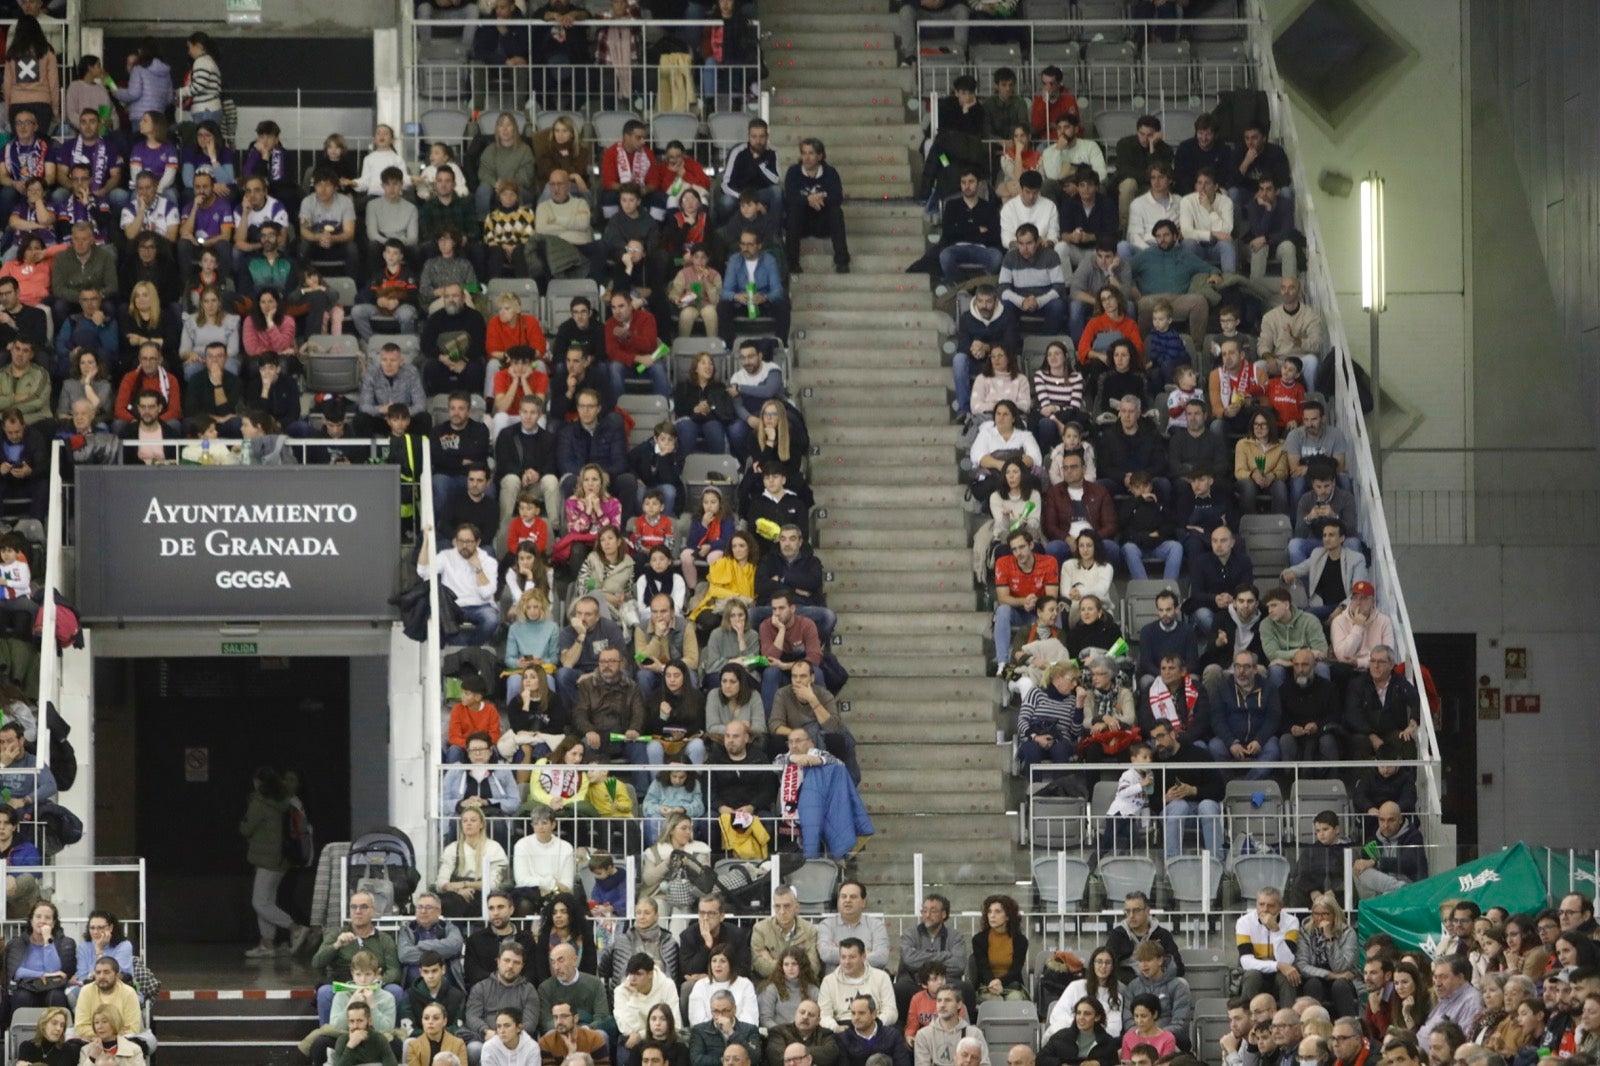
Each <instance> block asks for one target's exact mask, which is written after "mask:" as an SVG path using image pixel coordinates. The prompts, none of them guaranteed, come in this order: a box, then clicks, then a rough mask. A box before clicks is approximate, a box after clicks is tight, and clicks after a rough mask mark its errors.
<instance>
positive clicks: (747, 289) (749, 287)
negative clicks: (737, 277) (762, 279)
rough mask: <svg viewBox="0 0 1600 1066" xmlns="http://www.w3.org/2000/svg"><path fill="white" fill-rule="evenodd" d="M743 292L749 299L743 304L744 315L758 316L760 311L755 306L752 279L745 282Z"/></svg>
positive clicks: (754, 285)
mask: <svg viewBox="0 0 1600 1066" xmlns="http://www.w3.org/2000/svg"><path fill="white" fill-rule="evenodd" d="M744 294H745V296H746V297H747V298H748V300H749V302H748V303H746V304H745V308H744V315H745V317H746V318H759V317H760V316H761V312H760V311H759V310H758V309H757V308H756V283H755V282H753V281H747V282H745V286H744Z"/></svg>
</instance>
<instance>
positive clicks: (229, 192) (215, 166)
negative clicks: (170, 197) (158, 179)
mask: <svg viewBox="0 0 1600 1066" xmlns="http://www.w3.org/2000/svg"><path fill="white" fill-rule="evenodd" d="M180 159H181V162H182V169H181V176H182V179H183V188H184V199H185V200H187V199H188V198H189V196H191V195H192V194H193V190H194V177H195V175H196V174H210V175H211V180H212V181H214V182H216V185H217V190H216V191H217V195H218V196H220V197H222V198H223V199H224V200H230V201H231V200H232V199H233V186H234V185H235V183H236V181H237V179H236V177H235V169H234V167H235V162H236V157H235V156H234V154H233V149H232V148H229V147H227V146H226V145H224V144H223V143H222V128H221V127H220V126H218V125H217V124H216V123H215V122H212V121H211V120H210V119H207V120H206V121H205V122H202V123H200V125H199V126H197V127H196V128H195V131H194V144H193V145H191V146H190V147H189V148H187V149H185V150H184V153H183V155H182V156H181V157H180Z"/></svg>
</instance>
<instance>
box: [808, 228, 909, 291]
mask: <svg viewBox="0 0 1600 1066" xmlns="http://www.w3.org/2000/svg"><path fill="white" fill-rule="evenodd" d="M845 229H846V230H849V231H850V251H851V253H852V254H853V255H909V256H912V257H913V258H914V257H916V256H919V255H921V254H922V250H923V244H924V241H923V238H922V236H921V235H920V234H918V235H915V236H913V235H911V234H904V235H896V234H893V233H867V234H857V233H856V232H855V231H854V230H853V229H851V228H850V224H849V223H848V222H846V223H845ZM800 254H801V255H802V256H807V255H827V256H831V255H832V254H833V242H832V241H830V240H828V239H827V238H825V237H807V238H806V239H805V240H802V241H801V242H800ZM802 276H803V275H802ZM852 276H853V275H852ZM869 276H871V275H869ZM904 280H907V281H916V280H918V279H917V278H915V277H910V276H908V277H907V278H906V279H904ZM909 287H910V286H908V288H909ZM922 291H923V293H924V295H927V296H928V306H932V304H933V296H932V294H931V293H929V292H928V287H927V286H926V285H924V286H922Z"/></svg>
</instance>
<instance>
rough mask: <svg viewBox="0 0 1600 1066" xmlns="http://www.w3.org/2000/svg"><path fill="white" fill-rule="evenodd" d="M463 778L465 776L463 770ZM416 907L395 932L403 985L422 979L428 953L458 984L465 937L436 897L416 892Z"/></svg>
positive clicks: (475, 742) (427, 893)
mask: <svg viewBox="0 0 1600 1066" xmlns="http://www.w3.org/2000/svg"><path fill="white" fill-rule="evenodd" d="M479 743H481V742H480V741H473V742H472V744H471V745H469V747H476V746H477V745H478V744H479ZM477 761H478V760H477V759H476V758H474V759H473V762H477ZM485 761H487V758H485ZM462 776H463V777H465V776H466V773H465V772H464V771H463V772H462ZM416 906H417V916H416V918H415V919H413V920H412V921H409V922H406V923H405V924H404V925H402V926H401V927H400V928H399V929H398V930H396V931H395V932H396V936H395V946H396V949H397V952H398V954H399V958H400V964H401V965H402V966H404V967H405V976H406V984H407V985H413V984H416V982H417V980H418V979H419V978H420V977H421V976H422V954H423V952H425V951H431V952H433V953H434V954H436V955H438V956H439V957H440V958H441V959H445V960H447V963H448V966H447V972H448V973H449V974H450V977H451V979H452V980H453V981H454V982H455V983H456V984H457V985H459V984H460V983H461V952H462V949H463V948H465V947H466V943H467V941H466V938H465V937H464V936H463V934H462V932H461V930H459V929H457V928H456V927H455V926H454V925H452V924H450V923H449V922H447V921H445V920H444V911H443V909H442V908H441V907H440V905H439V897H438V896H437V895H436V894H434V893H432V892H419V893H418V894H417V897H416ZM463 991H465V990H464V989H463Z"/></svg>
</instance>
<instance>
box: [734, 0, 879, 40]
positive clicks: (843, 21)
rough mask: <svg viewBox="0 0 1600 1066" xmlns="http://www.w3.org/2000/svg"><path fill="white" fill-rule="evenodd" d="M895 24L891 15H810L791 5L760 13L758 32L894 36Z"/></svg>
mask: <svg viewBox="0 0 1600 1066" xmlns="http://www.w3.org/2000/svg"><path fill="white" fill-rule="evenodd" d="M898 24H899V20H898V19H896V18H895V17H894V16H893V15H860V14H847V13H845V12H842V11H841V12H838V13H837V14H810V13H802V12H799V11H796V10H794V8H793V5H790V6H788V7H785V8H780V9H778V10H777V11H773V12H770V13H768V12H763V13H762V16H761V28H762V29H764V30H771V31H772V33H773V35H774V36H779V35H782V34H792V33H826V34H835V33H851V34H854V33H871V34H880V35H881V34H887V35H889V36H893V35H894V31H895V27H896V26H897V25H898Z"/></svg>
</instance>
